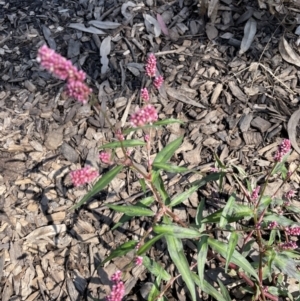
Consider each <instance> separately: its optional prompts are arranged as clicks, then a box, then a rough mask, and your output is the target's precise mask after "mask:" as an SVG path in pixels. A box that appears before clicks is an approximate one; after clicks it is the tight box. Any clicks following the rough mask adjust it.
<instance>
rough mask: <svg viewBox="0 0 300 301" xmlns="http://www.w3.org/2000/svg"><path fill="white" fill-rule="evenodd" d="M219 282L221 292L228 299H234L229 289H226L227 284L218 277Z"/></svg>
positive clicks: (228, 300) (229, 300) (227, 300)
mask: <svg viewBox="0 0 300 301" xmlns="http://www.w3.org/2000/svg"><path fill="white" fill-rule="evenodd" d="M217 280H218V283H219V286H220V289H221V293H222V295H223V297H224V298H225V300H226V301H232V300H231V298H230V295H229V292H228V290H227V289H226V287H225V285H224V284H223V283H222V281H221V280H220V279H219V278H218V279H217Z"/></svg>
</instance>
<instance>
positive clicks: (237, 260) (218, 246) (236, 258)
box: [208, 237, 258, 280]
mask: <svg viewBox="0 0 300 301" xmlns="http://www.w3.org/2000/svg"><path fill="white" fill-rule="evenodd" d="M208 244H209V245H210V247H211V248H212V249H213V250H215V251H216V252H217V253H219V254H221V256H223V257H224V258H225V257H226V254H227V248H228V245H227V244H224V243H222V242H220V241H217V240H215V239H213V238H210V237H209V238H208ZM231 262H233V263H234V264H236V265H238V266H239V267H240V268H242V269H243V270H244V271H245V272H246V273H249V274H250V275H252V276H253V277H254V278H255V279H256V280H258V276H257V273H256V271H255V270H254V269H253V267H252V266H251V264H250V263H249V262H248V261H247V260H246V259H245V258H244V257H243V256H242V255H241V254H240V253H238V252H237V251H236V250H234V251H233V254H232V256H231Z"/></svg>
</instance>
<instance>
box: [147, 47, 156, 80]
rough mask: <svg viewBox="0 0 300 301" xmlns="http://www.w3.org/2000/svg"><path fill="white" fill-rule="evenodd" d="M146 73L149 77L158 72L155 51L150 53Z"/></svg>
mask: <svg viewBox="0 0 300 301" xmlns="http://www.w3.org/2000/svg"><path fill="white" fill-rule="evenodd" d="M145 70H146V74H147V75H148V76H149V77H154V76H155V74H156V57H155V55H154V54H153V53H150V54H149V56H148V59H147V63H146V67H145Z"/></svg>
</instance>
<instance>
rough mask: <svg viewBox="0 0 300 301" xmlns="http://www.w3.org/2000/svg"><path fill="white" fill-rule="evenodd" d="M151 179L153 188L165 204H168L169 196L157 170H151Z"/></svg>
mask: <svg viewBox="0 0 300 301" xmlns="http://www.w3.org/2000/svg"><path fill="white" fill-rule="evenodd" d="M152 179H153V185H154V186H155V188H156V189H157V191H158V192H159V194H160V196H161V198H162V201H163V203H164V204H165V205H169V204H170V197H169V195H168V193H167V191H166V188H165V185H164V181H163V179H162V177H161V175H160V174H159V173H157V172H153V173H152Z"/></svg>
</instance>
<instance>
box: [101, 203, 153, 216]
mask: <svg viewBox="0 0 300 301" xmlns="http://www.w3.org/2000/svg"><path fill="white" fill-rule="evenodd" d="M107 207H108V208H111V209H113V210H115V211H117V212H123V213H125V214H127V215H128V216H153V215H154V214H155V213H154V212H153V211H152V210H150V209H147V208H145V207H141V206H134V205H133V206H132V205H128V206H119V205H111V204H107Z"/></svg>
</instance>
